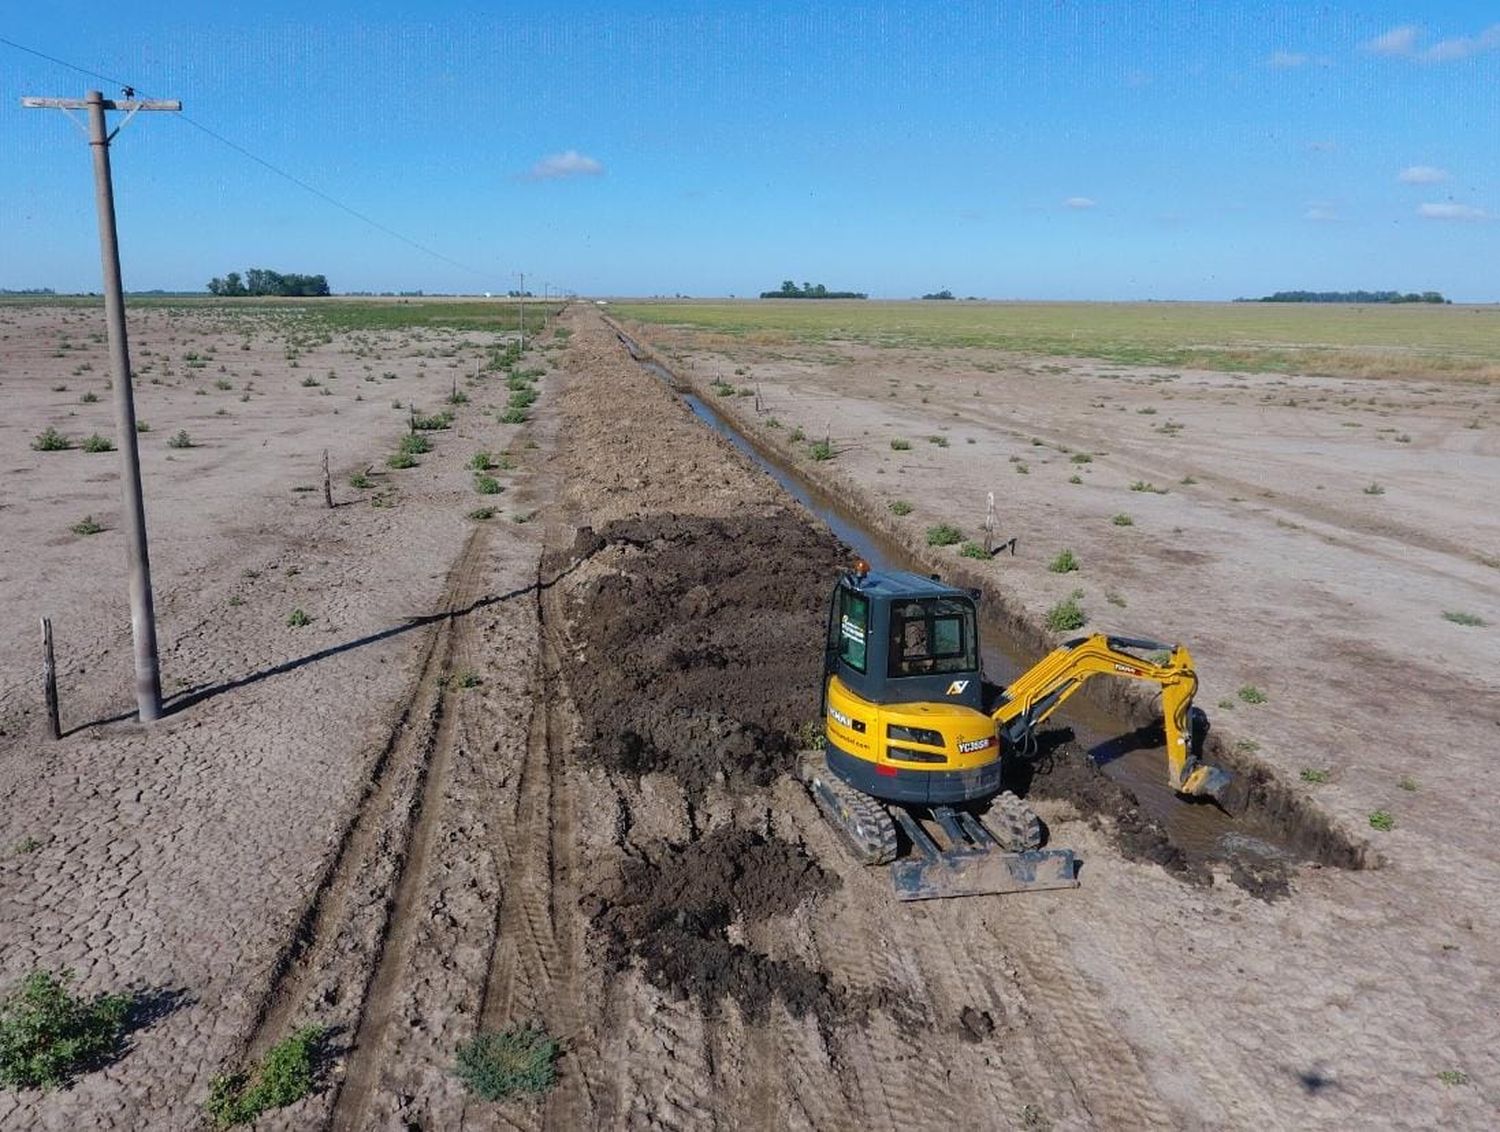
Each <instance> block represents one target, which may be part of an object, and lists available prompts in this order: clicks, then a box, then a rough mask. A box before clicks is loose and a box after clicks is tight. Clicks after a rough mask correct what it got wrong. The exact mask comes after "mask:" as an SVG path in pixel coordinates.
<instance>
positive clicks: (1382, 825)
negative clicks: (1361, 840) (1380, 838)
mask: <svg viewBox="0 0 1500 1132" xmlns="http://www.w3.org/2000/svg"><path fill="white" fill-rule="evenodd" d="M1370 828H1371V829H1378V830H1380V832H1381V833H1389V832H1390V831H1391V830H1393V829H1395V828H1396V819H1395V818H1394V817H1393V816H1392V815H1391V812H1390V811H1389V810H1372V811H1370Z"/></svg>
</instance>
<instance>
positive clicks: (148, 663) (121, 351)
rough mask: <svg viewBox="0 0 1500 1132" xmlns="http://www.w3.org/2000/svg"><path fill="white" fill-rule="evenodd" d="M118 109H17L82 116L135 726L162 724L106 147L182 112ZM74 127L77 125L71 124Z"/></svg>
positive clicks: (90, 104) (156, 103)
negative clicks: (110, 395) (110, 384)
mask: <svg viewBox="0 0 1500 1132" xmlns="http://www.w3.org/2000/svg"><path fill="white" fill-rule="evenodd" d="M133 93H134V92H133V91H131V90H129V89H128V88H127V89H126V91H125V96H126V100H125V101H122V102H116V101H114V100H113V99H107V98H105V97H104V95H103V94H102V93H101V92H99V91H97V90H91V91H89V92H88V95H87V97H85V98H83V99H76V98H23V99H21V105H22V106H26V107H32V108H37V109H51V110H62V111H64V112H65V113H67V115H68V117H70V118H72V117H73V114H72V112H73V111H74V110H87V111H88V133H89V148H90V149H92V150H93V151H94V196H95V202H96V204H97V207H98V213H99V258H100V260H101V262H102V265H103V269H104V317H105V322H106V324H107V325H108V328H109V354H110V363H111V364H110V368H111V370H112V371H113V376H114V392H115V433H116V435H115V441H116V443H117V444H118V445H119V450H120V494H121V497H122V500H123V503H124V520H125V522H124V527H125V556H126V562H127V563H128V565H129V569H130V628H131V633H132V636H133V638H134V642H135V699H136V705H137V707H138V709H139V711H140V718H141V721H142V722H144V723H149V722H151V721H152V720H155V719H159V718H160V717H161V669H160V665H159V663H158V660H157V653H156V610H155V608H154V606H153V603H152V598H151V557H150V554H149V552H148V550H147V546H146V505H145V501H144V499H143V498H142V495H141V460H140V450H139V447H138V445H137V441H136V431H135V390H134V387H133V385H132V382H131V375H130V346H129V343H128V342H127V340H126V337H125V295H124V289H123V287H122V286H121V283H120V243H119V237H118V235H117V234H116V232H115V190H114V184H113V182H112V181H111V179H110V170H109V143H110V142H112V141H113V140H114V138H115V135H116V134H118V133H119V132H120V130H121V129H123V128H124V127H125V125H126V124H127V123H128V122H129V121H130V119H131V118H134V117H135V116H136V114H138V113H139V112H140V111H142V110H181V109H182V103H180V102H178V101H176V100H172V101H166V100H160V99H139V100H137V99H134V98H132V95H133ZM106 110H123V111H126V117H125V121H124V122H121V123H120V125H119V127H117V128H116V129H115V130H113V131H110V130H109V129H108V126H107V124H106V122H105V119H104V112H105V111H106ZM74 121H75V122H76V121H77V119H74Z"/></svg>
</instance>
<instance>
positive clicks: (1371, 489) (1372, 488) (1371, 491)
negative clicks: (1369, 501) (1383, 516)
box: [1364, 483, 1385, 495]
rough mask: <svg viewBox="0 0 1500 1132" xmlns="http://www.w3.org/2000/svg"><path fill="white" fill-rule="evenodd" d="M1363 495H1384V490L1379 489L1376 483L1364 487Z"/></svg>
mask: <svg viewBox="0 0 1500 1132" xmlns="http://www.w3.org/2000/svg"><path fill="white" fill-rule="evenodd" d="M1364 493H1365V494H1366V495H1384V494H1385V488H1383V487H1381V486H1380V485H1379V484H1378V483H1372V484H1369V485H1368V486H1366V487H1365V489H1364Z"/></svg>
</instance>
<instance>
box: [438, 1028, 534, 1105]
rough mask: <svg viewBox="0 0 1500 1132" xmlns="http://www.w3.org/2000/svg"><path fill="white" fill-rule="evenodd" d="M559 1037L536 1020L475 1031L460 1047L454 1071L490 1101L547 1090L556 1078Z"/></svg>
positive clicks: (469, 1087) (473, 1090)
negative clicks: (556, 1037) (479, 1031)
mask: <svg viewBox="0 0 1500 1132" xmlns="http://www.w3.org/2000/svg"><path fill="white" fill-rule="evenodd" d="M557 1055H558V1044H557V1040H556V1039H555V1038H553V1037H551V1036H550V1035H549V1034H548V1033H547V1032H546V1031H545V1030H543V1029H542V1028H541V1027H540V1026H538V1025H536V1023H534V1022H528V1023H526V1024H524V1025H517V1026H507V1027H506V1028H505V1029H503V1030H501V1031H500V1032H499V1033H491V1034H476V1035H475V1036H474V1037H473V1038H472V1039H471V1040H469V1041H468V1042H466V1043H464V1044H463V1045H462V1046H460V1047H459V1050H458V1064H457V1065H455V1066H454V1070H453V1071H454V1073H455V1074H456V1075H457V1076H458V1079H459V1080H460V1081H462V1082H463V1083H464V1085H465V1087H466V1088H468V1090H469V1091H470V1092H471V1093H473V1094H475V1095H476V1096H478V1097H481V1098H483V1099H484V1100H487V1101H498V1100H503V1099H504V1098H506V1097H509V1096H512V1095H513V1094H515V1093H545V1092H546V1091H547V1090H548V1089H550V1088H551V1087H552V1084H553V1082H554V1081H556V1079H557V1068H556V1064H555V1063H556V1061H557Z"/></svg>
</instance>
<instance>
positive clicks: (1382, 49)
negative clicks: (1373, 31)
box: [1364, 24, 1420, 55]
mask: <svg viewBox="0 0 1500 1132" xmlns="http://www.w3.org/2000/svg"><path fill="white" fill-rule="evenodd" d="M1419 34H1420V33H1419V32H1418V31H1417V28H1416V26H1415V25H1413V24H1403V25H1402V26H1401V27H1398V28H1392V29H1391V30H1390V31H1388V32H1386V33H1385V34H1384V35H1377V36H1376V37H1375V38H1374V39H1372V40H1370V41H1369V42H1368V43H1366V44H1364V49H1365V50H1366V51H1370V52H1373V53H1374V54H1376V55H1415V54H1416V53H1417V36H1418V35H1419Z"/></svg>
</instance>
